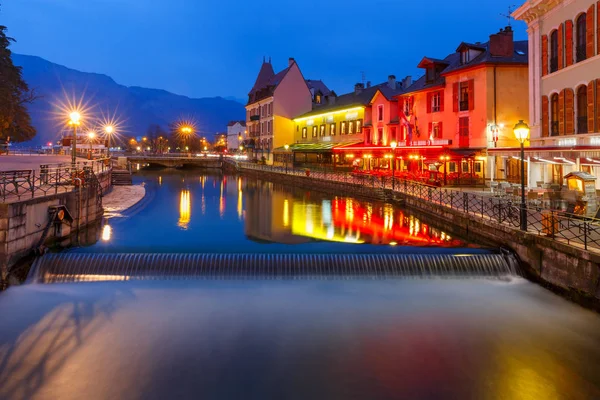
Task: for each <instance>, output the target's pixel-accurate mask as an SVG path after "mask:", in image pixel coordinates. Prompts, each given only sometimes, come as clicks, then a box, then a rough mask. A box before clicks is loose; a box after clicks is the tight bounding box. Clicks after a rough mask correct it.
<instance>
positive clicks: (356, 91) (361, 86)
mask: <svg viewBox="0 0 600 400" xmlns="http://www.w3.org/2000/svg"><path fill="white" fill-rule="evenodd" d="M364 88H365V85H364V84H363V83H357V84H356V85H354V94H361V93H362V91H363V90H364Z"/></svg>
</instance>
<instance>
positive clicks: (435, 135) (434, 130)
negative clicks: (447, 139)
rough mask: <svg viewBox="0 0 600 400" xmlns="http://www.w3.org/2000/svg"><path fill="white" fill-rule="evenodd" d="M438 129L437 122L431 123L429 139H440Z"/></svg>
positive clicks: (440, 133)
mask: <svg viewBox="0 0 600 400" xmlns="http://www.w3.org/2000/svg"><path fill="white" fill-rule="evenodd" d="M440 128H441V127H440V123H439V122H434V123H433V125H432V126H431V136H430V137H431V139H439V138H441V137H442V132H441V129H440Z"/></svg>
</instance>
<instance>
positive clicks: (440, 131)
mask: <svg viewBox="0 0 600 400" xmlns="http://www.w3.org/2000/svg"><path fill="white" fill-rule="evenodd" d="M438 132H439V135H438V136H439V137H440V139H441V138H443V137H444V131H443V130H442V121H440V122H438Z"/></svg>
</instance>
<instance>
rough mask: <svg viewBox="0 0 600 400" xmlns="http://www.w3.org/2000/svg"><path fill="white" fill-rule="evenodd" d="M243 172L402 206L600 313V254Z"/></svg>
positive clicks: (377, 195)
mask: <svg viewBox="0 0 600 400" xmlns="http://www.w3.org/2000/svg"><path fill="white" fill-rule="evenodd" d="M232 171H234V170H232ZM241 172H242V173H243V174H244V175H249V176H255V177H259V178H263V179H268V180H271V181H275V182H281V183H285V184H289V185H294V186H298V187H303V188H308V189H313V190H319V191H324V192H328V193H331V194H335V195H351V196H360V197H365V198H370V199H373V200H382V199H387V201H390V202H392V203H396V204H401V205H404V206H406V207H407V208H409V209H411V210H414V211H417V212H418V213H419V214H421V215H422V216H424V218H425V219H427V220H429V222H431V223H433V224H434V225H436V226H437V227H438V228H440V229H442V230H444V231H446V232H448V233H451V234H454V235H457V236H460V237H462V238H464V239H466V240H469V241H472V242H474V243H480V244H485V245H489V246H496V247H505V248H508V249H511V250H513V251H514V252H515V253H516V254H517V256H518V257H519V258H520V260H521V263H522V266H523V268H524V272H525V274H526V276H527V278H529V279H531V280H533V281H536V282H538V283H539V284H541V285H543V286H545V287H547V288H549V289H551V290H553V291H555V292H557V293H559V294H561V295H562V296H564V297H567V298H570V299H572V300H574V301H576V302H578V303H580V304H584V305H586V306H589V307H592V308H595V309H597V310H600V266H599V265H600V254H597V253H593V252H590V251H586V250H584V249H583V248H578V247H575V246H571V245H568V244H566V243H563V242H560V241H557V240H553V239H551V238H547V237H543V236H538V235H534V234H530V233H526V232H522V231H520V230H518V229H513V228H511V227H509V226H505V225H501V224H497V223H494V222H493V221H488V220H483V219H480V218H477V217H475V216H471V215H467V214H465V213H461V212H459V211H457V210H452V209H449V208H447V207H444V206H440V205H438V204H433V203H429V202H427V201H426V200H423V199H420V198H417V197H412V196H409V195H404V194H399V193H392V192H391V191H389V190H386V191H384V190H373V189H372V188H364V187H361V186H360V185H350V184H345V183H335V182H327V181H322V180H318V179H313V178H310V177H303V176H295V175H284V174H281V173H276V172H269V171H257V170H251V169H248V170H246V169H244V170H242V171H241ZM393 196H394V197H393Z"/></svg>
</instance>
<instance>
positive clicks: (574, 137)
mask: <svg viewBox="0 0 600 400" xmlns="http://www.w3.org/2000/svg"><path fill="white" fill-rule="evenodd" d="M513 16H514V17H515V18H516V19H518V20H522V21H525V22H526V23H527V25H528V35H529V99H530V103H529V121H528V123H529V125H530V127H531V141H530V147H529V148H527V149H526V157H527V160H528V163H527V164H528V165H527V170H528V186H529V187H534V186H539V185H543V184H544V183H546V184H547V183H554V184H560V185H563V184H564V183H565V182H564V176H565V175H567V174H568V173H570V172H573V171H585V172H589V173H591V174H593V175H595V176H596V177H598V178H599V179H597V180H596V188H600V106H599V105H600V40H599V37H600V24H599V23H598V20H599V19H600V1H597V0H528V1H526V2H525V4H523V5H522V6H521V7H520V8H519V9H517V10H516V11H515V12H514V13H513ZM504 156H505V157H515V156H518V152H517V151H516V149H507V151H506V152H505V154H504Z"/></svg>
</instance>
